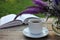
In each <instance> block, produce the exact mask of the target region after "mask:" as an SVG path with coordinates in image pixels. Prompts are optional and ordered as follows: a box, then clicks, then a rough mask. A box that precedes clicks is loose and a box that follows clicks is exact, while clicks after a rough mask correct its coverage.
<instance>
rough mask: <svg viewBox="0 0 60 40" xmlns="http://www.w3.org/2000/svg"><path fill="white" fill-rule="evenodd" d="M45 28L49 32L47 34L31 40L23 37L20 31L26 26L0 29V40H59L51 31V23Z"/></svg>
mask: <svg viewBox="0 0 60 40" xmlns="http://www.w3.org/2000/svg"><path fill="white" fill-rule="evenodd" d="M45 25H46V24H45ZM46 26H47V28H48V30H49V34H48V35H47V36H46V37H43V38H37V39H33V38H28V37H25V36H24V35H23V33H22V30H23V29H24V28H26V27H27V25H21V26H17V27H13V28H8V29H0V40H60V37H59V36H57V35H55V33H54V32H53V30H52V29H51V23H49V24H47V25H46Z"/></svg>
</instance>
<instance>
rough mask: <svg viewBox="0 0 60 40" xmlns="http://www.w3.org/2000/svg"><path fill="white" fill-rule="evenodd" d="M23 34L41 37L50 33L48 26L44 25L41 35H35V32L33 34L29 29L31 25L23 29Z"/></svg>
mask: <svg viewBox="0 0 60 40" xmlns="http://www.w3.org/2000/svg"><path fill="white" fill-rule="evenodd" d="M23 34H24V35H25V36H27V37H30V38H41V37H45V36H47V35H48V29H47V28H46V27H43V30H42V33H40V34H39V35H35V34H31V33H30V31H29V27H27V28H25V29H24V30H23Z"/></svg>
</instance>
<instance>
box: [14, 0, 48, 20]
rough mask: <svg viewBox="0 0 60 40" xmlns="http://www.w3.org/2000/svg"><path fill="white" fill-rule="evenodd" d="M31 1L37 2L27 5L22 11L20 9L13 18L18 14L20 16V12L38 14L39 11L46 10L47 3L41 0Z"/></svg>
mask: <svg viewBox="0 0 60 40" xmlns="http://www.w3.org/2000/svg"><path fill="white" fill-rule="evenodd" d="M33 2H34V3H35V4H37V5H38V6H30V7H27V8H26V9H25V10H24V11H22V12H21V13H20V14H18V15H17V16H16V17H15V18H14V20H15V19H16V18H17V17H18V16H20V15H22V14H38V13H40V12H46V8H45V7H46V6H47V4H46V3H45V2H43V1H41V0H33Z"/></svg>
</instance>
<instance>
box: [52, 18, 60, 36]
mask: <svg viewBox="0 0 60 40" xmlns="http://www.w3.org/2000/svg"><path fill="white" fill-rule="evenodd" d="M57 21H58V19H55V20H54V22H53V23H52V30H53V31H54V33H55V34H56V35H58V36H60V24H58V25H57V23H56V22H57Z"/></svg>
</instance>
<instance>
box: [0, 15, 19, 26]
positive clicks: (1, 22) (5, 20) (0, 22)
mask: <svg viewBox="0 0 60 40" xmlns="http://www.w3.org/2000/svg"><path fill="white" fill-rule="evenodd" d="M15 17H16V15H15V14H9V15H6V16H3V17H2V18H1V19H0V26H1V25H4V24H6V23H8V22H10V21H13V19H14V18H15ZM16 20H20V17H18V18H17V19H16Z"/></svg>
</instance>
